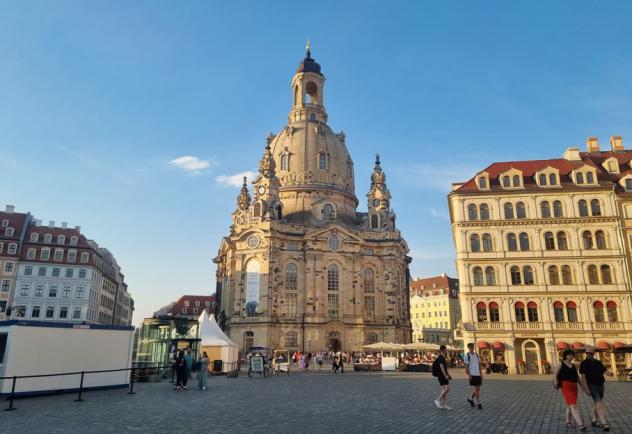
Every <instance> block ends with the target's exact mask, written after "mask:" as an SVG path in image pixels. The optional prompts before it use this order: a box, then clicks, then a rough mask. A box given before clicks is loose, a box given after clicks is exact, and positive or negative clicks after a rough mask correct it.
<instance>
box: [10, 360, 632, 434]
mask: <svg viewBox="0 0 632 434" xmlns="http://www.w3.org/2000/svg"><path fill="white" fill-rule="evenodd" d="M193 383H195V381H194V382H193ZM191 386H194V384H191ZM452 386H453V389H452V391H451V392H450V396H449V402H448V404H449V405H451V406H452V407H454V410H452V411H446V410H439V409H437V408H435V406H434V404H433V400H434V398H435V397H436V395H437V394H438V392H439V387H438V384H437V382H436V379H435V378H433V377H432V376H431V375H430V374H427V373H423V374H422V373H376V372H373V373H353V372H347V373H345V374H337V375H335V374H331V373H329V372H324V371H323V372H320V373H302V374H298V373H294V372H293V373H292V374H291V375H290V376H289V377H286V376H281V377H274V378H267V379H266V378H261V377H254V378H248V376H247V375H244V374H242V375H241V376H240V377H239V378H226V377H212V378H209V381H208V389H207V390H206V391H201V390H197V389H191V390H187V391H183V392H176V391H175V390H173V385H172V384H170V383H169V382H162V383H140V384H137V386H136V392H137V393H136V394H135V395H126V391H125V390H121V389H119V390H104V391H94V392H88V393H85V394H84V398H85V401H84V402H73V400H74V399H75V397H76V395H57V396H47V397H39V398H27V399H21V400H17V401H16V402H15V406H16V407H17V408H18V410H16V411H12V412H5V411H0V432H1V433H6V434H9V433H20V434H25V433H32V434H36V433H64V434H67V433H86V434H91V433H169V434H173V433H186V434H189V433H226V434H234V433H293V434H298V433H300V434H303V433H319V434H322V433H421V432H434V433H575V432H576V430H575V428H572V429H567V428H566V426H565V424H564V405H563V402H562V397H561V395H560V393H559V392H556V391H554V390H553V388H552V383H551V381H550V378H542V377H529V378H526V377H517V376H501V375H496V376H490V377H486V379H485V383H484V384H483V391H482V395H483V396H482V398H483V399H482V401H483V410H478V409H475V408H472V407H470V405H469V404H468V403H467V402H466V401H465V397H466V394H467V393H468V391H469V386H468V385H467V382H466V380H465V378H464V376H463V374H459V375H458V378H456V379H455V380H454V381H453V382H452ZM631 392H632V383H617V382H608V384H607V387H606V398H605V403H606V405H607V407H608V409H609V417H610V422H611V425H612V432H615V433H616V432H619V433H632V411H630V409H631V408H632V393H631ZM580 403H581V407H582V411H583V415H584V418H585V422H587V423H588V424H589V422H590V419H589V409H590V407H589V405H590V399H589V398H588V397H587V396H585V395H583V396H581V397H580ZM588 431H589V432H602V430H601V429H599V428H596V429H593V428H590V427H589V429H588ZM577 432H579V431H577Z"/></svg>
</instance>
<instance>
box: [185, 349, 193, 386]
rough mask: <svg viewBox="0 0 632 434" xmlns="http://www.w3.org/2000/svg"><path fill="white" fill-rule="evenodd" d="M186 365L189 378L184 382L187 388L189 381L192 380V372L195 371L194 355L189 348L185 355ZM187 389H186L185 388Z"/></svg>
mask: <svg viewBox="0 0 632 434" xmlns="http://www.w3.org/2000/svg"><path fill="white" fill-rule="evenodd" d="M184 364H185V366H186V369H187V377H186V379H185V381H184V385H185V386H186V385H187V383H188V382H189V380H190V379H191V371H192V370H193V354H192V352H191V348H190V347H189V348H187V352H186V354H185V355H184ZM185 389H186V387H185Z"/></svg>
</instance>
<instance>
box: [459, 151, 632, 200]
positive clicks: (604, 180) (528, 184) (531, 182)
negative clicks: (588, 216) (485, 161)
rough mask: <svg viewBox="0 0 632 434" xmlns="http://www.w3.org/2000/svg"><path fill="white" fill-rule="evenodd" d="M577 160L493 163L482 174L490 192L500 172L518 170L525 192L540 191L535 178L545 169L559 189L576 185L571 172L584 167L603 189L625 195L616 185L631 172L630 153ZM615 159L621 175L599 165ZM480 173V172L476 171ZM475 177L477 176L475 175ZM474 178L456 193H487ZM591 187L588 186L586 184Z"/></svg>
mask: <svg viewBox="0 0 632 434" xmlns="http://www.w3.org/2000/svg"><path fill="white" fill-rule="evenodd" d="M579 157H580V161H569V160H565V159H564V158H555V159H548V160H525V161H505V162H496V163H492V164H491V165H489V166H488V167H486V168H485V169H484V170H481V172H487V173H488V174H489V181H490V182H489V184H490V185H489V187H490V190H502V187H501V185H500V181H499V177H500V175H501V174H502V173H504V172H506V171H508V170H511V169H517V170H520V171H521V172H522V179H523V185H524V187H525V189H539V188H540V187H539V186H538V185H537V184H536V181H535V179H534V175H535V173H536V172H538V171H540V170H542V169H546V168H547V167H552V168H555V169H557V170H558V171H559V174H560V183H561V185H562V186H575V183H574V182H573V180H572V179H571V177H570V175H571V172H572V171H573V170H575V169H578V168H580V167H582V166H584V165H588V166H591V167H593V168H595V169H596V172H597V181H598V183H599V185H600V186H602V187H612V186H613V185H615V187H616V189H617V192H619V193H622V192H624V190H623V188H622V187H621V186H619V185H616V184H617V182H618V181H619V180H620V179H621V178H622V177H624V176H625V175H628V174H630V173H632V168H630V165H629V163H630V161H631V160H632V150H626V151H619V152H612V151H600V152H580V153H579ZM611 157H614V158H616V159H617V161H618V162H619V170H620V173H610V172H608V171H607V170H605V168H604V167H603V166H602V164H603V163H604V162H605V161H606V160H607V159H609V158H611ZM479 173H480V172H479ZM477 174H478V173H477ZM475 178H476V175H474V177H472V178H470V179H469V180H468V181H466V182H465V183H463V184H462V185H461V186H459V187H458V188H457V189H456V190H455V191H456V192H464V193H465V192H485V191H486V190H479V189H478V187H477V185H476V180H475ZM585 187H590V185H585Z"/></svg>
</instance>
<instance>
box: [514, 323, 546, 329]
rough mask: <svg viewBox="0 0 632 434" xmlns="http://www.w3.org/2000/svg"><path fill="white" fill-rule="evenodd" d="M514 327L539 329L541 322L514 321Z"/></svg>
mask: <svg viewBox="0 0 632 434" xmlns="http://www.w3.org/2000/svg"><path fill="white" fill-rule="evenodd" d="M514 325H515V328H516V329H536V330H540V329H541V328H542V323H540V322H526V321H523V322H516V323H514Z"/></svg>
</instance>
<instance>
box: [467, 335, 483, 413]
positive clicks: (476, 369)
mask: <svg viewBox="0 0 632 434" xmlns="http://www.w3.org/2000/svg"><path fill="white" fill-rule="evenodd" d="M467 349H468V352H467V353H466V354H465V357H464V358H463V363H464V364H465V372H466V373H467V378H468V379H469V380H470V386H472V387H474V390H473V391H472V394H471V395H470V397H469V398H467V402H469V403H470V405H471V406H472V407H474V406H475V405H474V400H475V399H476V403H477V404H478V409H479V410H482V409H483V406H482V405H481V397H480V393H481V384H483V372H482V371H481V359H480V358H479V357H478V354H476V353H475V352H474V344H473V343H471V342H470V343H469V344H467Z"/></svg>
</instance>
